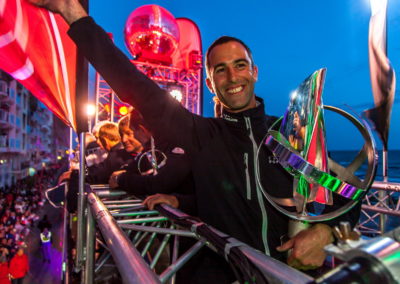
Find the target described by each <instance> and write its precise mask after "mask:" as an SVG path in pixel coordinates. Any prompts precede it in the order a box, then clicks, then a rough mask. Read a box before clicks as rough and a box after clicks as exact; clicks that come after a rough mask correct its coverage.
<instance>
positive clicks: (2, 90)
mask: <svg viewBox="0 0 400 284" xmlns="http://www.w3.org/2000/svg"><path fill="white" fill-rule="evenodd" d="M1 97H8V84H7V82H6V81H3V80H0V98H1Z"/></svg>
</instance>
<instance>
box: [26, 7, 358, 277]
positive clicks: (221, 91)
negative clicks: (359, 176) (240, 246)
mask: <svg viewBox="0 0 400 284" xmlns="http://www.w3.org/2000/svg"><path fill="white" fill-rule="evenodd" d="M31 2H35V3H36V4H38V5H41V6H44V7H46V8H47V9H50V10H52V11H54V12H57V13H60V14H61V15H62V16H63V17H64V19H65V20H66V21H67V22H68V23H69V24H70V25H71V26H70V30H69V31H68V34H69V35H70V37H71V38H72V39H73V40H74V42H75V43H76V45H77V47H78V49H79V50H80V51H81V52H82V53H83V54H84V55H85V56H86V58H87V59H88V60H89V61H90V62H91V63H92V65H93V66H94V67H95V68H96V69H97V71H98V72H99V73H100V74H101V75H102V76H103V78H105V80H106V81H107V82H108V83H109V84H110V86H111V87H112V88H113V90H114V91H115V92H116V93H117V94H118V95H119V96H120V98H121V99H122V100H123V101H125V102H127V103H129V104H131V105H132V106H133V107H135V109H137V110H139V111H140V113H141V114H142V115H143V118H144V121H145V122H146V127H147V128H148V129H149V131H151V133H152V134H153V135H154V137H155V139H156V141H163V142H166V143H168V145H174V147H180V148H182V149H185V153H186V154H187V155H188V157H189V158H190V165H191V168H192V174H193V178H194V187H195V195H196V204H197V210H198V216H199V217H200V218H201V219H202V220H203V221H204V222H206V223H208V224H210V225H212V226H214V227H216V228H217V229H219V230H221V231H223V232H225V233H226V234H228V235H231V236H232V237H234V238H236V239H238V240H239V241H241V242H244V243H246V244H248V245H250V246H252V247H254V248H256V249H258V250H260V251H262V252H264V253H266V254H269V255H271V256H272V257H275V258H277V259H280V260H283V261H286V253H284V251H286V250H288V249H292V253H291V255H290V257H289V259H288V262H289V264H291V265H292V266H295V267H297V268H302V269H310V268H315V267H318V266H321V265H322V263H323V260H324V258H325V254H324V252H323V247H324V245H326V244H328V243H330V242H332V240H333V237H332V234H331V230H330V228H329V226H327V225H324V224H317V225H314V226H312V227H311V228H310V229H307V230H305V231H302V232H301V233H300V234H298V235H297V236H295V237H294V238H292V239H291V240H289V241H288V242H286V243H285V244H283V245H282V244H281V240H282V237H283V236H285V235H286V234H287V231H288V218H287V217H286V216H283V215H282V214H280V213H279V212H278V211H277V210H275V209H274V208H273V207H272V206H271V205H270V204H268V203H267V202H266V200H265V199H264V196H263V193H262V191H261V188H260V186H259V185H258V183H257V181H256V169H257V166H258V165H257V164H256V155H257V148H258V145H259V144H260V143H261V141H262V138H263V137H264V135H265V134H266V132H267V130H268V128H269V126H270V125H271V124H272V122H273V121H275V118H274V117H271V116H268V115H266V114H265V111H264V103H263V100H262V99H260V98H257V97H256V96H255V93H254V85H255V83H256V81H257V75H258V70H257V67H256V66H255V64H254V62H253V59H252V55H251V52H250V49H249V48H248V47H247V46H246V45H245V44H244V43H243V42H242V41H241V40H239V39H236V38H233V37H226V36H224V37H221V38H219V39H218V40H216V41H215V42H214V43H213V44H212V45H211V46H210V48H209V49H208V51H207V54H206V68H207V86H208V87H209V89H210V90H211V91H212V92H213V93H215V94H216V96H217V97H218V99H219V101H220V102H221V104H222V106H223V109H222V114H221V118H204V117H200V116H198V115H195V114H192V113H190V112H189V111H188V110H186V109H185V108H184V107H182V105H180V103H178V102H177V101H176V100H175V99H173V98H172V97H171V96H170V95H168V94H167V92H166V91H164V90H162V89H161V88H160V87H159V86H158V85H157V84H156V83H154V82H153V81H152V80H150V79H149V78H148V77H146V76H145V75H144V74H143V73H141V72H140V71H139V70H138V69H137V68H136V67H135V66H134V65H133V64H132V63H131V62H130V60H129V59H128V58H127V57H126V56H125V55H124V54H123V53H122V52H121V51H120V50H119V49H118V48H117V47H115V45H114V44H113V43H112V41H111V40H110V38H109V37H108V35H107V33H106V32H105V31H104V30H103V29H102V28H101V27H99V26H98V25H96V23H95V22H94V20H93V19H92V18H90V17H88V16H87V14H86V12H85V11H84V10H83V9H82V7H81V6H80V4H79V2H78V1H77V0H31ZM259 157H260V161H262V163H260V165H259V167H260V168H259V171H260V176H261V181H260V182H261V183H262V185H263V188H265V189H266V190H267V191H268V193H269V194H270V195H272V196H273V197H277V198H285V197H288V195H290V194H292V178H291V177H290V175H289V174H288V173H287V172H286V171H285V170H284V169H283V168H282V167H281V166H280V165H279V164H276V163H275V162H274V161H275V160H274V159H273V156H272V154H271V152H270V151H269V150H268V149H266V148H262V149H261V151H260V154H259ZM354 220H355V221H356V220H358V218H357V216H356V217H355V218H354ZM353 224H354V222H353ZM280 245H282V246H280ZM194 267H195V271H194V272H193V273H191V279H185V280H186V281H185V283H232V282H233V281H234V280H235V279H236V276H237V274H236V275H235V274H234V273H233V272H232V271H231V270H230V267H229V266H228V265H226V262H225V260H224V259H223V258H222V257H215V256H214V255H211V254H209V253H208V251H206V252H204V255H203V256H202V257H201V259H200V260H199V262H198V263H197V265H196V266H194ZM237 269H243V267H241V268H237ZM239 274H240V272H239Z"/></svg>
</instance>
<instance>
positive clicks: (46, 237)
mask: <svg viewBox="0 0 400 284" xmlns="http://www.w3.org/2000/svg"><path fill="white" fill-rule="evenodd" d="M40 241H41V244H42V246H41V248H42V257H43V262H48V263H50V261H51V232H50V231H49V229H48V228H47V227H45V228H44V229H43V230H42V231H41V233H40Z"/></svg>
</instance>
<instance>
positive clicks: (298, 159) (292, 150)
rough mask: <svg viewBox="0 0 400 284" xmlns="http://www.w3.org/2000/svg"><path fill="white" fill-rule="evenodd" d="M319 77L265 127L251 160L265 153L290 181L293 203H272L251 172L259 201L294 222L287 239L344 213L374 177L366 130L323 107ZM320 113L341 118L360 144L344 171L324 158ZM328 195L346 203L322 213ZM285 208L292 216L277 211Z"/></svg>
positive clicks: (321, 74) (310, 80)
mask: <svg viewBox="0 0 400 284" xmlns="http://www.w3.org/2000/svg"><path fill="white" fill-rule="evenodd" d="M325 73H326V69H325V68H323V69H320V70H318V71H316V72H314V73H313V74H312V75H311V76H309V77H308V78H307V79H306V80H304V81H303V83H302V84H301V85H300V86H299V87H298V88H297V89H296V90H295V91H294V92H293V93H292V94H291V98H290V103H289V107H288V109H287V111H286V113H285V115H284V116H283V118H282V119H280V120H279V121H277V122H276V123H275V124H274V125H273V126H272V127H271V129H270V130H269V131H268V133H267V135H266V136H265V138H264V139H263V141H262V144H261V145H260V147H259V149H258V155H257V158H259V157H260V151H263V147H267V148H268V149H269V150H270V151H271V152H272V153H273V155H274V156H275V158H276V159H277V160H278V161H279V163H280V164H281V165H282V166H283V167H284V168H285V169H286V170H287V171H288V172H289V173H290V174H292V175H293V176H294V182H293V197H291V198H285V199H282V198H279V199H277V198H274V197H273V196H271V195H270V194H268V193H267V192H266V190H264V189H263V186H262V183H261V179H260V176H259V171H258V172H257V182H258V185H259V186H260V188H261V189H262V191H263V194H264V196H265V198H266V199H267V200H268V201H269V202H270V203H271V204H272V205H273V206H274V207H275V208H276V209H277V210H279V211H280V212H281V213H283V214H285V215H287V216H289V217H291V218H292V219H293V220H294V221H292V222H291V225H290V228H289V237H292V236H294V235H295V234H297V232H299V231H300V230H302V229H304V228H306V227H307V226H308V223H309V222H317V221H325V220H330V219H333V218H335V217H337V216H339V215H341V214H344V213H346V212H347V211H348V210H350V209H351V208H352V207H353V206H354V205H355V204H356V203H357V202H359V201H360V200H361V199H362V198H363V197H364V196H365V195H366V193H367V191H368V189H369V188H370V186H371V184H372V182H373V180H374V177H375V173H376V167H377V154H376V149H375V143H374V140H373V138H372V134H371V131H370V129H369V127H368V125H367V124H365V122H364V121H359V120H358V119H356V118H355V117H354V116H352V115H350V114H349V113H347V112H345V111H343V110H341V109H338V108H335V107H329V106H323V103H322V90H323V85H324V79H325ZM324 110H330V111H333V112H336V113H338V114H340V115H342V116H344V117H345V118H346V119H347V120H349V121H350V122H351V123H353V124H354V125H355V127H356V128H357V129H358V130H359V132H360V133H361V135H362V136H363V138H364V142H365V143H364V146H363V148H362V149H361V150H360V152H359V153H358V155H357V156H356V157H355V159H354V160H353V161H352V162H351V163H350V164H349V165H348V166H347V167H344V166H341V165H340V164H339V163H336V162H335V161H333V160H332V159H331V158H330V157H329V155H328V151H327V145H326V139H325V125H324ZM365 160H367V162H368V166H367V170H366V174H365V176H364V178H362V179H361V178H359V177H357V176H356V175H355V172H356V171H357V170H358V169H359V167H360V166H361V165H362V164H363V163H364V161H365ZM260 162H263V161H260V160H258V161H257V164H258V165H260V164H259V163H260ZM334 194H338V195H341V196H343V197H345V198H346V199H347V200H348V202H347V203H346V204H345V205H343V206H341V207H339V208H335V209H336V210H333V211H332V210H325V209H327V206H333V195H334ZM288 205H289V206H291V207H293V208H295V210H294V211H290V210H288V209H287V208H284V207H283V206H288ZM326 211H330V212H329V213H325V212H326Z"/></svg>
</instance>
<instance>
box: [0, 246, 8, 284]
mask: <svg viewBox="0 0 400 284" xmlns="http://www.w3.org/2000/svg"><path fill="white" fill-rule="evenodd" d="M0 284H11V281H10V269H9V267H8V261H7V256H6V255H5V254H4V253H3V252H2V251H1V252H0Z"/></svg>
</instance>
